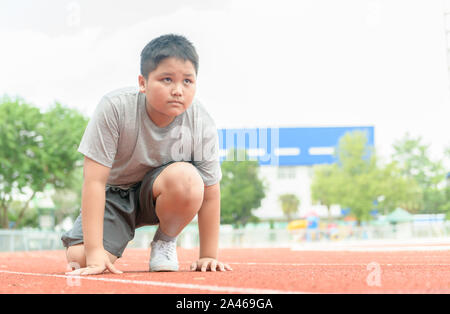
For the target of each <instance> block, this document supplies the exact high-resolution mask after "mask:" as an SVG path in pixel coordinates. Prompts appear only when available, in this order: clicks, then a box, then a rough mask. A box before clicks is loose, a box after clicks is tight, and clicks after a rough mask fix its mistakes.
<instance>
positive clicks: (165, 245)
mask: <svg viewBox="0 0 450 314" xmlns="http://www.w3.org/2000/svg"><path fill="white" fill-rule="evenodd" d="M155 249H158V250H161V251H162V252H163V253H164V255H165V256H166V257H167V258H168V259H174V258H175V253H176V249H175V244H174V243H172V242H166V241H156V243H155Z"/></svg>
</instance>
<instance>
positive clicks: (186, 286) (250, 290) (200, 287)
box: [0, 270, 310, 294]
mask: <svg viewBox="0 0 450 314" xmlns="http://www.w3.org/2000/svg"><path fill="white" fill-rule="evenodd" d="M0 273H6V274H14V275H23V276H38V277H54V278H65V279H71V280H73V279H81V280H93V281H104V282H115V283H125V284H134V285H144V286H157V287H171V288H181V289H195V290H207V291H211V292H216V293H243V294H310V292H303V291H285V290H274V289H255V288H240V287H223V286H222V287H221V286H213V285H197V284H188V283H175V282H161V281H148V280H127V279H115V278H104V277H97V276H69V275H55V274H39V273H26V272H18V271H9V270H0Z"/></svg>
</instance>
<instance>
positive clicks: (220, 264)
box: [219, 263, 225, 271]
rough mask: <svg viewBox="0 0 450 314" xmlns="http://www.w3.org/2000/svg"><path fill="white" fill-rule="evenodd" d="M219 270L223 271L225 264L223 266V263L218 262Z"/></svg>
mask: <svg viewBox="0 0 450 314" xmlns="http://www.w3.org/2000/svg"><path fill="white" fill-rule="evenodd" d="M219 267H220V271H225V266H223V263H219Z"/></svg>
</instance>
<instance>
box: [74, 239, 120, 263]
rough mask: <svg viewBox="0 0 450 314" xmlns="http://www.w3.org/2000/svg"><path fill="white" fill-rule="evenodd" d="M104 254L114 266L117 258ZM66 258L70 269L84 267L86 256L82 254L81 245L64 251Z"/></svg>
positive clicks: (82, 248) (82, 246)
mask: <svg viewBox="0 0 450 314" xmlns="http://www.w3.org/2000/svg"><path fill="white" fill-rule="evenodd" d="M106 253H107V254H108V257H109V260H110V261H111V263H112V264H114V262H115V261H116V260H117V256H114V255H112V254H111V253H109V252H106ZM66 257H67V263H68V264H69V265H70V267H72V268H84V267H86V254H85V252H84V245H83V243H80V244H76V245H73V246H70V247H68V248H67V249H66Z"/></svg>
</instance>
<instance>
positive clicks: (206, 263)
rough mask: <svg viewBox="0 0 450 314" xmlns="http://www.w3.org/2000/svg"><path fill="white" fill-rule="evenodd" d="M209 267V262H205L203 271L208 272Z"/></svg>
mask: <svg viewBox="0 0 450 314" xmlns="http://www.w3.org/2000/svg"><path fill="white" fill-rule="evenodd" d="M208 265H209V261H208V262H204V263H203V265H202V271H206V269H208Z"/></svg>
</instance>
